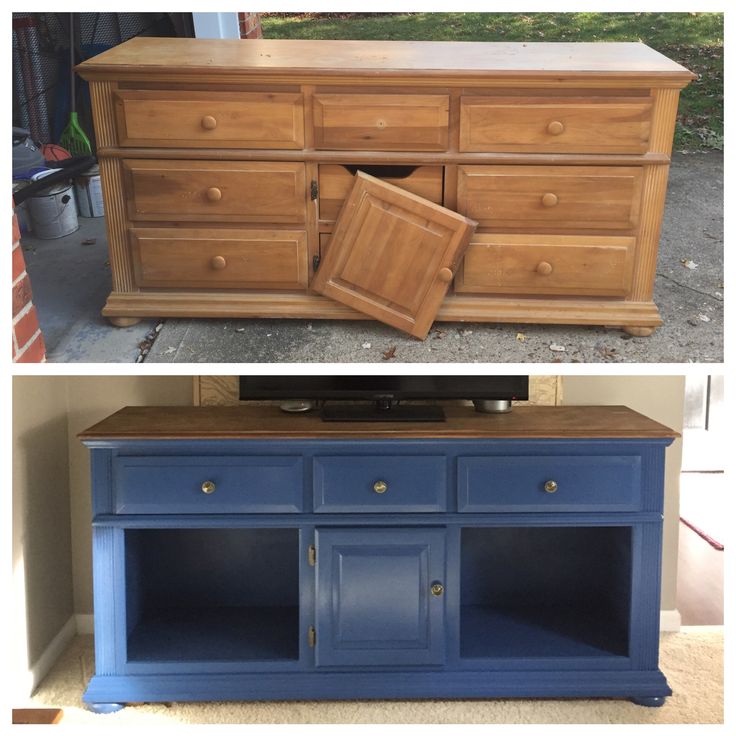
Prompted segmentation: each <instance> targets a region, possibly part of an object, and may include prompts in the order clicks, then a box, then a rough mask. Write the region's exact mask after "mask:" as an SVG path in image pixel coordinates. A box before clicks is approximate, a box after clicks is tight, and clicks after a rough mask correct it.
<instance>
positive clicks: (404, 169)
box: [319, 164, 443, 221]
mask: <svg viewBox="0 0 736 736" xmlns="http://www.w3.org/2000/svg"><path fill="white" fill-rule="evenodd" d="M358 170H360V171H363V172H365V173H366V174H370V175H371V176H375V177H376V178H378V179H381V180H382V181H385V182H388V183H389V184H393V185H394V186H397V187H400V188H401V189H404V190H405V191H407V192H412V194H418V195H419V196H420V197H424V199H428V200H429V201H430V202H434V203H435V204H442V191H443V190H442V167H441V166H340V165H336V164H326V165H324V166H320V167H319V218H320V220H327V221H334V220H336V219H337V216H338V215H339V214H340V209H341V208H342V205H343V202H344V201H345V199H346V197H347V196H348V194H350V190H351V189H352V187H353V184H354V183H355V172H356V171H358Z"/></svg>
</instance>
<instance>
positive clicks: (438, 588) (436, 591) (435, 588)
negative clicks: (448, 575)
mask: <svg viewBox="0 0 736 736" xmlns="http://www.w3.org/2000/svg"><path fill="white" fill-rule="evenodd" d="M430 590H431V591H432V595H434V596H437V597H439V596H441V595H442V594H443V593H444V592H445V586H444V585H442V583H440V582H437V581H435V582H434V583H432V587H431V588H430Z"/></svg>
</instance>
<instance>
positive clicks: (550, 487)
mask: <svg viewBox="0 0 736 736" xmlns="http://www.w3.org/2000/svg"><path fill="white" fill-rule="evenodd" d="M544 490H545V491H547V493H556V492H557V481H556V480H548V481H547V482H546V483H545V484H544Z"/></svg>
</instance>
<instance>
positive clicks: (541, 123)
mask: <svg viewBox="0 0 736 736" xmlns="http://www.w3.org/2000/svg"><path fill="white" fill-rule="evenodd" d="M651 116H652V100H651V98H649V97H617V98H610V97H571V98H562V99H555V98H547V97H463V98H462V100H461V103H460V150H461V151H480V152H482V151H499V152H510V151H519V152H522V153H524V152H550V153H644V152H646V151H647V150H648V147H649V133H650V128H651Z"/></svg>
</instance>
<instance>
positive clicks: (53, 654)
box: [28, 615, 77, 695]
mask: <svg viewBox="0 0 736 736" xmlns="http://www.w3.org/2000/svg"><path fill="white" fill-rule="evenodd" d="M76 633H77V622H76V620H75V617H74V616H73V615H72V616H70V617H69V620H68V621H67V622H66V623H65V624H64V625H63V626H62V627H61V630H60V631H59V633H58V634H57V635H56V636H55V637H54V638H53V639H52V640H51V643H50V644H49V645H48V646H47V647H46V649H44V651H43V654H42V655H41V656H40V657H39V658H38V659H37V660H36V661H35V662H34V663H33V664H32V665H31V667H30V669H29V671H28V674H29V676H30V680H29V683H28V684H29V686H30V692H29V695H30V694H32V693H33V691H34V690H35V689H36V688H37V687H38V686H39V685H40V684H41V680H43V678H44V677H46V675H47V674H48V673H49V670H50V669H51V668H52V667H53V666H54V663H55V662H56V660H57V659H58V658H59V657H60V656H61V653H62V652H63V651H64V650H65V649H66V647H67V646H68V645H69V643H70V642H71V640H72V639H73V638H74V637H75V635H76Z"/></svg>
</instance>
